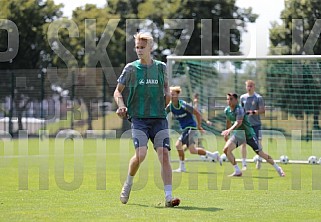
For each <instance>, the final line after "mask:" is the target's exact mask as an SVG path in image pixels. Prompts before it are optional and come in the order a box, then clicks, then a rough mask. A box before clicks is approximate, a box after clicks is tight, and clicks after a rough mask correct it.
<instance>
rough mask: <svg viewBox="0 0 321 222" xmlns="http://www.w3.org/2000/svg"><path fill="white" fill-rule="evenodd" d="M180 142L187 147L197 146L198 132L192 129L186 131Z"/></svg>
mask: <svg viewBox="0 0 321 222" xmlns="http://www.w3.org/2000/svg"><path fill="white" fill-rule="evenodd" d="M178 140H179V141H181V142H182V144H183V145H184V144H186V146H187V147H189V146H190V145H192V144H195V143H196V140H197V130H195V129H190V128H188V129H184V131H183V133H182V134H181V135H180V137H179V138H178Z"/></svg>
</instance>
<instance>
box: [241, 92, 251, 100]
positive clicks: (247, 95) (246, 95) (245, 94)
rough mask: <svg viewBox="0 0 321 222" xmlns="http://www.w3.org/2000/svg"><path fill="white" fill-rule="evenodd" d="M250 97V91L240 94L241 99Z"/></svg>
mask: <svg viewBox="0 0 321 222" xmlns="http://www.w3.org/2000/svg"><path fill="white" fill-rule="evenodd" d="M247 97H249V94H248V93H244V94H242V95H241V96H240V99H244V98H247Z"/></svg>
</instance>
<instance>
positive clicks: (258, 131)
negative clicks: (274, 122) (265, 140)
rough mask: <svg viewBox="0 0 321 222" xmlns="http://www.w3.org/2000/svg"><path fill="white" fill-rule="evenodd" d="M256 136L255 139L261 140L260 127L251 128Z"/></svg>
mask: <svg viewBox="0 0 321 222" xmlns="http://www.w3.org/2000/svg"><path fill="white" fill-rule="evenodd" d="M252 127H253V129H254V132H255V135H256V138H258V140H261V139H262V131H261V125H257V126H252Z"/></svg>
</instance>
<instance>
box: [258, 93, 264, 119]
mask: <svg viewBox="0 0 321 222" xmlns="http://www.w3.org/2000/svg"><path fill="white" fill-rule="evenodd" d="M258 104H259V109H258V110H257V115H261V114H265V105H264V100H263V98H262V97H259V102H258Z"/></svg>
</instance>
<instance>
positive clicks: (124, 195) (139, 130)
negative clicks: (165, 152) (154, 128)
mask: <svg viewBox="0 0 321 222" xmlns="http://www.w3.org/2000/svg"><path fill="white" fill-rule="evenodd" d="M131 127H132V137H133V143H134V146H135V154H134V156H133V157H132V158H131V159H130V161H129V166H128V175H127V178H126V181H125V183H124V185H123V188H122V191H121V193H120V201H121V202H122V203H123V204H126V203H127V202H128V199H129V195H130V191H131V187H132V185H133V180H134V176H135V175H136V173H137V171H138V169H139V166H140V164H141V163H142V162H143V161H144V159H145V157H146V154H147V143H148V136H147V135H148V122H146V121H145V120H142V119H136V118H133V119H132V124H131Z"/></svg>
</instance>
